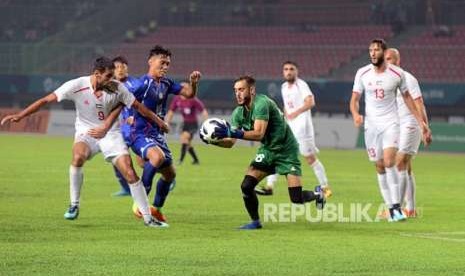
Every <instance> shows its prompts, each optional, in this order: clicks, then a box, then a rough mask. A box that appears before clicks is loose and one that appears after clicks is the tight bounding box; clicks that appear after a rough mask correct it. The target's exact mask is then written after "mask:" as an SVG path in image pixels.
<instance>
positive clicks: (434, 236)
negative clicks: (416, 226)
mask: <svg viewBox="0 0 465 276" xmlns="http://www.w3.org/2000/svg"><path fill="white" fill-rule="evenodd" d="M400 235H401V236H403V237H413V238H422V239H430V240H442V241H451V242H460V243H462V242H463V243H465V238H463V239H457V238H447V237H441V236H440V235H465V232H437V233H415V234H411V233H400Z"/></svg>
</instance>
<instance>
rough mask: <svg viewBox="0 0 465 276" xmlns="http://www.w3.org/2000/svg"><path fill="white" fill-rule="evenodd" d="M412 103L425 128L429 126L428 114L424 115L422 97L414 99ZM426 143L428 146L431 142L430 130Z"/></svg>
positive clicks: (424, 109)
mask: <svg viewBox="0 0 465 276" xmlns="http://www.w3.org/2000/svg"><path fill="white" fill-rule="evenodd" d="M413 102H414V103H415V106H416V108H417V109H418V111H419V112H420V114H421V115H422V117H423V121H424V122H425V123H426V125H427V126H429V120H428V114H427V113H426V107H425V102H424V101H423V97H418V98H416V99H414V100H413ZM426 142H427V143H428V144H431V143H432V142H433V137H432V133H431V129H430V132H429V135H428V136H427V137H426Z"/></svg>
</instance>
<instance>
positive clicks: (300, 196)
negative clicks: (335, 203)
mask: <svg viewBox="0 0 465 276" xmlns="http://www.w3.org/2000/svg"><path fill="white" fill-rule="evenodd" d="M288 190H289V197H290V199H291V202H292V203H296V204H303V203H305V202H310V201H313V200H315V199H317V198H318V195H317V194H315V193H314V192H313V191H307V190H305V191H302V186H300V187H289V188H288Z"/></svg>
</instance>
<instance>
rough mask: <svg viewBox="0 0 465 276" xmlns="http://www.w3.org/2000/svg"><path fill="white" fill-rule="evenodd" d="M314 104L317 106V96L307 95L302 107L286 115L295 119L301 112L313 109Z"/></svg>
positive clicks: (290, 118)
mask: <svg viewBox="0 0 465 276" xmlns="http://www.w3.org/2000/svg"><path fill="white" fill-rule="evenodd" d="M314 106H315V98H314V97H313V96H311V95H310V96H307V97H305V99H304V104H303V105H302V106H301V107H300V108H298V109H297V110H296V111H294V112H292V113H286V117H287V118H288V119H289V120H292V119H295V118H296V117H298V116H299V115H300V114H302V113H304V112H306V111H308V110H310V109H312V108H313V107H314Z"/></svg>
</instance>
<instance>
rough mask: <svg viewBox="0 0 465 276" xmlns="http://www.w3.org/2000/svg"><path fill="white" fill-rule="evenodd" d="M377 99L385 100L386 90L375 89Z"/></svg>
mask: <svg viewBox="0 0 465 276" xmlns="http://www.w3.org/2000/svg"><path fill="white" fill-rule="evenodd" d="M375 97H376V99H380V100H382V99H384V89H375Z"/></svg>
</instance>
